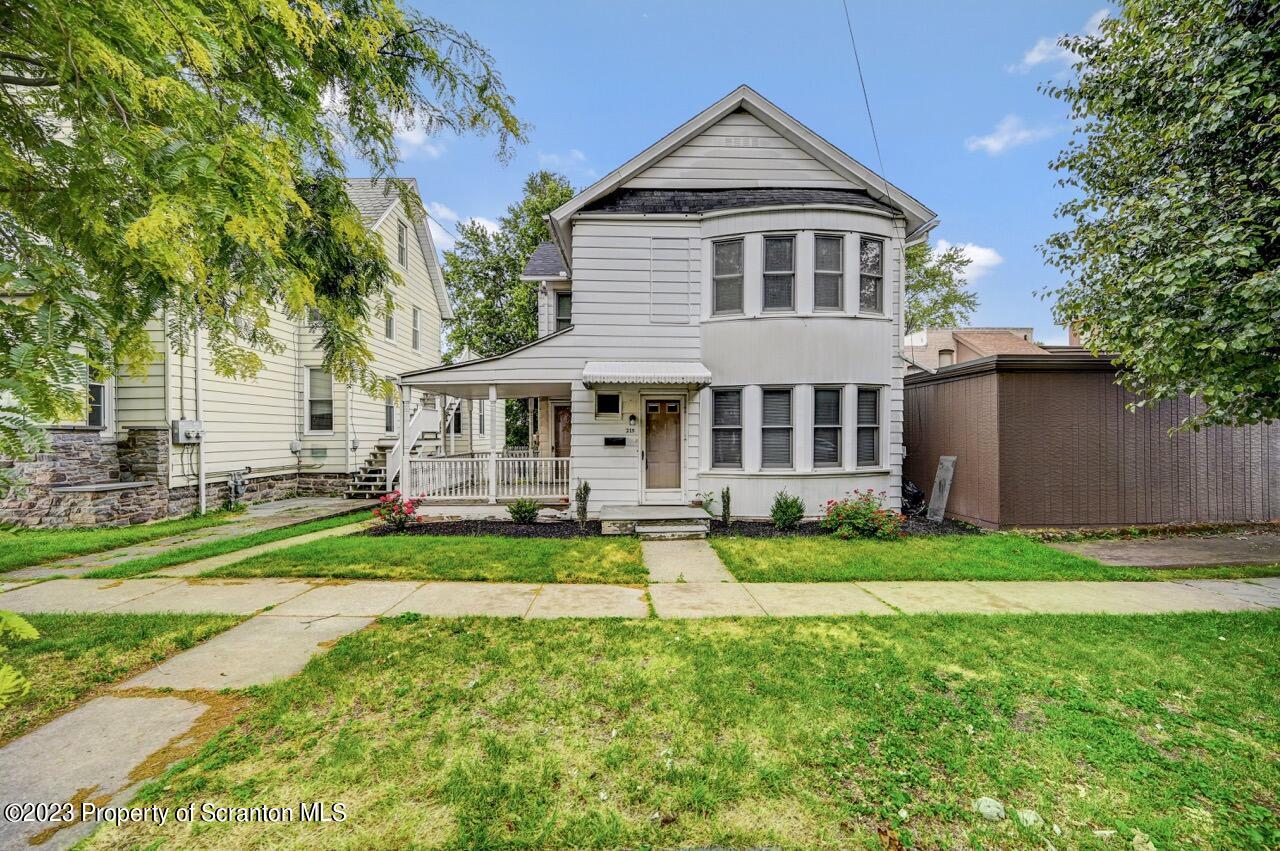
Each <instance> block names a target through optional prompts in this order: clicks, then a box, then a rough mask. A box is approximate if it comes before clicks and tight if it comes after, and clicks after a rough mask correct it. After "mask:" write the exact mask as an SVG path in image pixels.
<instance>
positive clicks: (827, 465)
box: [810, 384, 844, 470]
mask: <svg viewBox="0 0 1280 851" xmlns="http://www.w3.org/2000/svg"><path fill="white" fill-rule="evenodd" d="M822 390H834V391H835V392H836V421H835V422H834V423H820V422H818V392H819V391H822ZM812 426H813V445H812V446H811V447H810V449H811V450H812V453H813V456H812V460H813V468H814V469H815V470H833V469H840V468H841V467H843V466H844V387H843V386H841V385H839V384H815V385H814V387H813V422H812ZM818 429H835V432H836V460H835V461H819V460H818Z"/></svg>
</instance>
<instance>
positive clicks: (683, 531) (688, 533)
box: [635, 523, 708, 541]
mask: <svg viewBox="0 0 1280 851" xmlns="http://www.w3.org/2000/svg"><path fill="white" fill-rule="evenodd" d="M707 531H708V528H707V524H706V523H701V524H699V523H637V524H635V533H636V534H637V535H638V536H640V537H641V538H643V539H645V540H657V541H687V540H693V539H696V538H705V537H707Z"/></svg>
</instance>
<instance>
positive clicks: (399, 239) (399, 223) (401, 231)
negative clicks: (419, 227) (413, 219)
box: [396, 219, 409, 269]
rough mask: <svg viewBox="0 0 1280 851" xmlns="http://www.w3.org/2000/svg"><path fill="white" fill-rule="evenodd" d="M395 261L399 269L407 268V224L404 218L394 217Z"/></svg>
mask: <svg viewBox="0 0 1280 851" xmlns="http://www.w3.org/2000/svg"><path fill="white" fill-rule="evenodd" d="M396 262H397V263H399V264H400V268H401V269H408V268H409V226H408V225H407V224H405V223H404V219H396Z"/></svg>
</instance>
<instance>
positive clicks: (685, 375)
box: [582, 360, 711, 387]
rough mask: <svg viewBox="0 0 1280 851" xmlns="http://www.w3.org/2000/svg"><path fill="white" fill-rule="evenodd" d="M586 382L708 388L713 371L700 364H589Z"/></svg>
mask: <svg viewBox="0 0 1280 851" xmlns="http://www.w3.org/2000/svg"><path fill="white" fill-rule="evenodd" d="M582 383H583V384H585V385H587V386H588V387H594V386H596V385H597V384H689V385H694V386H696V387H706V386H707V385H708V384H710V383H711V370H709V369H707V368H706V366H704V365H703V364H700V363H698V362H697V361H616V360H610V361H587V363H586V364H585V365H584V366H583V367H582Z"/></svg>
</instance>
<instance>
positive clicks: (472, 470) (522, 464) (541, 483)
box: [406, 455, 569, 502]
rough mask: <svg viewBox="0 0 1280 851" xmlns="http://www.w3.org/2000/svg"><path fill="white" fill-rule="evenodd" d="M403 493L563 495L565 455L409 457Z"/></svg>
mask: <svg viewBox="0 0 1280 851" xmlns="http://www.w3.org/2000/svg"><path fill="white" fill-rule="evenodd" d="M406 493H407V494H409V495H412V496H414V497H417V498H419V499H426V500H436V501H446V500H471V499H484V500H488V501H489V502H496V501H498V500H500V499H519V498H521V497H530V498H534V499H544V498H564V499H567V498H568V496H569V459H568V458H534V457H524V458H511V457H502V456H498V457H493V456H489V455H485V456H483V457H479V458H412V459H410V460H409V487H408V489H407V490H406Z"/></svg>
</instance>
